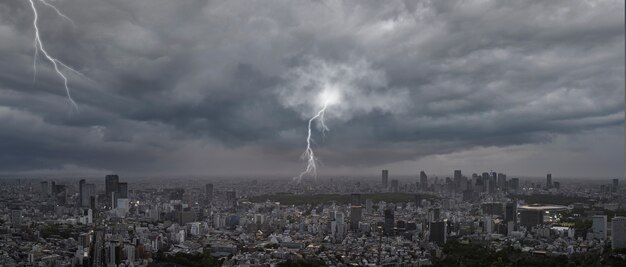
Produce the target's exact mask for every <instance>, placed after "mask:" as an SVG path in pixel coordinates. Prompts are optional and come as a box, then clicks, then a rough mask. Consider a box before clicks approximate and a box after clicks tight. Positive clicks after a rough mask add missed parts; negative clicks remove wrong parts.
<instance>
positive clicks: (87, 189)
mask: <svg viewBox="0 0 626 267" xmlns="http://www.w3.org/2000/svg"><path fill="white" fill-rule="evenodd" d="M95 196H96V185H94V184H88V183H83V184H82V185H81V197H80V206H81V207H90V205H91V198H92V197H95Z"/></svg>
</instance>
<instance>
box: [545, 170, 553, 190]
mask: <svg viewBox="0 0 626 267" xmlns="http://www.w3.org/2000/svg"><path fill="white" fill-rule="evenodd" d="M546 188H548V189H550V188H552V174H551V173H548V175H546Z"/></svg>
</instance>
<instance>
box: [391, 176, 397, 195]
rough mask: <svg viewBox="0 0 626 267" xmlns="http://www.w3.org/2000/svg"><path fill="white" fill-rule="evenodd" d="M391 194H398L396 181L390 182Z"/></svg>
mask: <svg viewBox="0 0 626 267" xmlns="http://www.w3.org/2000/svg"><path fill="white" fill-rule="evenodd" d="M391 192H394V193H397V192H398V180H396V179H393V180H391Z"/></svg>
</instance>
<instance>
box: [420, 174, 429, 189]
mask: <svg viewBox="0 0 626 267" xmlns="http://www.w3.org/2000/svg"><path fill="white" fill-rule="evenodd" d="M420 187H421V188H422V190H428V176H426V173H425V172H424V171H421V172H420Z"/></svg>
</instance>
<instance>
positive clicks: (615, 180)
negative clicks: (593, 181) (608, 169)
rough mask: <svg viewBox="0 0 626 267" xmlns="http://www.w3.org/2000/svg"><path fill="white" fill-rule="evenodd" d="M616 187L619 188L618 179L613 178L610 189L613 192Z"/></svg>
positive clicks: (615, 191) (615, 190)
mask: <svg viewBox="0 0 626 267" xmlns="http://www.w3.org/2000/svg"><path fill="white" fill-rule="evenodd" d="M618 188H619V179H613V187H612V188H611V191H612V192H613V193H617V189H618Z"/></svg>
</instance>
